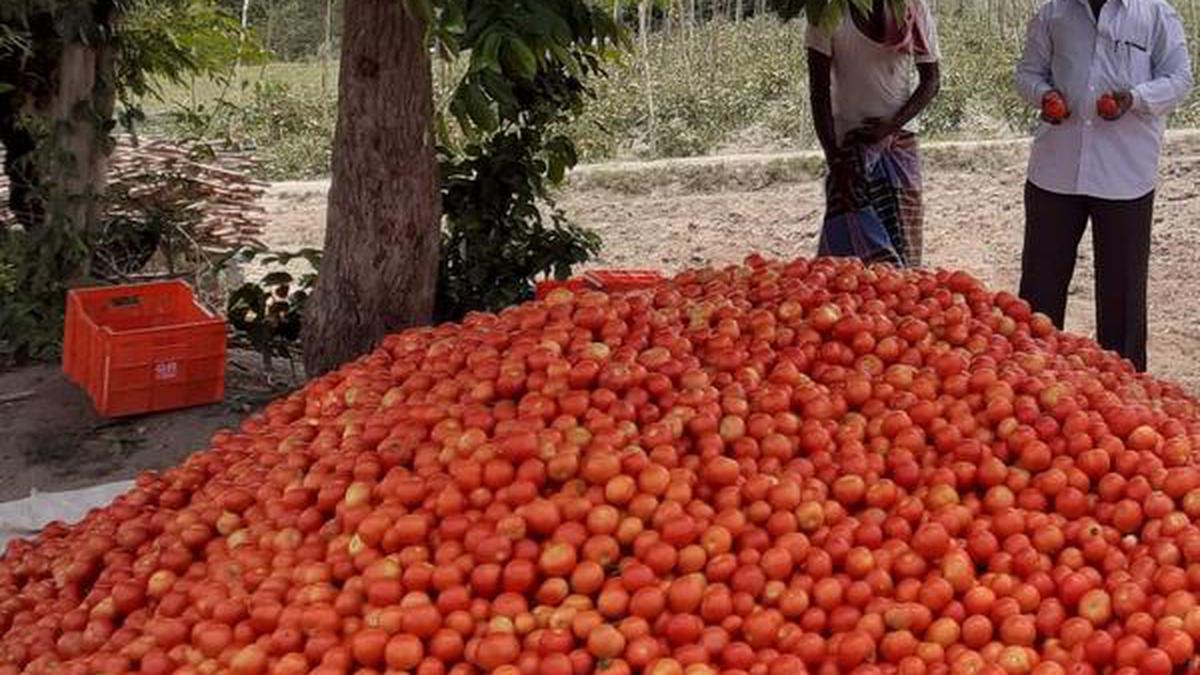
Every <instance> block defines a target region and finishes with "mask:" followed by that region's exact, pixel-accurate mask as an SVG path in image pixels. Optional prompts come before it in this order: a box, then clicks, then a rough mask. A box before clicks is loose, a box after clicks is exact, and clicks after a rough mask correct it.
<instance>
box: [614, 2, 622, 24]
mask: <svg viewBox="0 0 1200 675" xmlns="http://www.w3.org/2000/svg"><path fill="white" fill-rule="evenodd" d="M613 23H621V0H613Z"/></svg>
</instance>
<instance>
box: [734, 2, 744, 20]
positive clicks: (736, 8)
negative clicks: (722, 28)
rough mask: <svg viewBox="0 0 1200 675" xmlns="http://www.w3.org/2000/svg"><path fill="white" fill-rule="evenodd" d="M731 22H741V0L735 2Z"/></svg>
mask: <svg viewBox="0 0 1200 675" xmlns="http://www.w3.org/2000/svg"><path fill="white" fill-rule="evenodd" d="M733 22H734V23H741V22H742V0H737V2H736V3H735V5H734V10H733Z"/></svg>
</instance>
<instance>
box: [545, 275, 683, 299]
mask: <svg viewBox="0 0 1200 675" xmlns="http://www.w3.org/2000/svg"><path fill="white" fill-rule="evenodd" d="M662 280H663V277H662V275H661V274H659V273H658V272H655V271H654V270H593V271H591V272H585V273H584V274H583V276H581V277H574V278H572V279H567V280H566V281H558V280H553V279H551V280H547V281H542V282H540V283H538V285H537V297H538V299H541V298H544V297H546V294H547V293H549V292H550V291H553V290H555V289H557V288H566V289H568V290H572V291H581V290H584V289H587V288H591V289H595V290H599V291H606V292H609V293H620V292H624V291H635V290H638V289H641V288H649V287H650V286H653V285H655V284H657V283H658V282H660V281H662Z"/></svg>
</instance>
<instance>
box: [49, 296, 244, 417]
mask: <svg viewBox="0 0 1200 675" xmlns="http://www.w3.org/2000/svg"><path fill="white" fill-rule="evenodd" d="M63 372H64V373H65V374H66V375H67V377H68V378H69V379H70V380H71V381H73V382H75V383H76V384H78V385H79V386H80V387H81V388H82V389H83V390H84V391H86V392H87V394H88V396H89V397H90V398H91V399H92V403H93V404H94V405H95V406H96V411H97V412H99V413H100V414H101V415H104V416H105V417H120V416H124V415H136V414H138V413H147V412H156V411H160V410H171V409H175V408H185V407H188V406H194V405H202V404H205V403H212V402H214V401H220V400H221V399H222V398H224V396H225V321H224V319H222V318H221V317H219V316H216V315H215V314H213V313H212V312H210V311H209V310H207V309H205V308H204V307H202V306H201V305H200V304H199V303H197V302H196V300H195V298H194V297H193V295H192V289H191V288H190V287H189V286H188V285H187V284H185V283H183V282H182V281H163V282H154V283H147V284H130V285H123V286H104V287H99V288H79V289H75V290H72V291H70V292H68V293H67V317H66V326H65V330H64V335H63Z"/></svg>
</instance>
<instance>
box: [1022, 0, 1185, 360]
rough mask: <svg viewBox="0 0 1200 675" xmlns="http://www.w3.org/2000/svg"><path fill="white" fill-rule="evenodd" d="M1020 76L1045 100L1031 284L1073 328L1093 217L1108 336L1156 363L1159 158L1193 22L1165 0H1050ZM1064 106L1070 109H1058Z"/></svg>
mask: <svg viewBox="0 0 1200 675" xmlns="http://www.w3.org/2000/svg"><path fill="white" fill-rule="evenodd" d="M1016 84H1017V90H1018V92H1019V93H1020V95H1021V97H1022V98H1024V99H1025V100H1026V101H1028V102H1029V103H1030V104H1031V105H1034V106H1039V107H1041V108H1042V110H1043V115H1042V124H1041V125H1040V126H1039V128H1038V130H1037V132H1036V134H1035V137H1034V142H1033V151H1032V154H1031V156H1030V159H1029V175H1028V182H1027V183H1026V185H1025V250H1024V253H1023V256H1022V261H1021V289H1020V295H1021V297H1022V298H1024V299H1025V300H1027V301H1028V302H1029V303H1030V304H1031V305H1032V306H1033V309H1034V310H1035V311H1039V312H1042V313H1044V314H1046V315H1048V316H1049V317H1050V318H1051V319H1052V320H1053V321H1054V323H1055V325H1057V326H1059V327H1060V328H1061V327H1062V325H1063V319H1064V315H1065V313H1066V306H1067V290H1068V288H1069V286H1070V284H1071V277H1072V275H1073V274H1074V272H1075V257H1076V250H1077V248H1078V246H1079V240H1080V239H1081V238H1082V236H1083V232H1084V229H1086V227H1087V223H1088V220H1089V219H1090V220H1091V223H1092V243H1093V246H1094V248H1095V256H1096V263H1095V268H1096V269H1095V274H1096V325H1097V338H1098V340H1099V342H1100V344H1101V345H1102V346H1103V347H1104V348H1106V349H1111V350H1115V351H1117V352H1118V353H1120V354H1121V355H1122V356H1123V357H1125V358H1127V359H1129V360H1130V361H1131V362H1132V363H1133V365H1134V366H1135V367H1136V368H1137V369H1138V370H1145V368H1146V278H1147V273H1148V267H1149V260H1150V225H1151V222H1152V220H1153V208H1154V185H1155V179H1156V174H1157V172H1158V159H1159V153H1160V151H1161V148H1162V137H1163V129H1164V126H1165V119H1166V116H1167V115H1168V114H1169V113H1170V112H1171V111H1172V110H1173V109H1174V108H1175V107H1176V106H1178V105H1179V104H1180V103H1182V102H1183V101H1185V100H1186V99H1187V97H1188V94H1189V92H1190V91H1191V88H1192V73H1191V64H1190V63H1189V58H1188V50H1187V44H1186V42H1185V39H1184V30H1183V24H1182V23H1181V22H1180V20H1179V16H1178V15H1177V14H1176V13H1175V10H1173V9H1172V8H1171V6H1170V5H1169V4H1167V2H1166V0H1049V1H1048V2H1047V3H1046V4H1045V5H1043V6H1042V7H1041V9H1040V10H1039V11H1038V13H1037V14H1036V15H1035V16H1034V17H1033V19H1032V20H1031V21H1030V23H1029V30H1028V35H1027V39H1026V43H1025V49H1024V53H1023V54H1022V56H1021V61H1020V63H1019V64H1018V66H1017V72H1016ZM1106 95H1107V96H1106ZM1102 98H1109V99H1110V100H1107V101H1102V100H1101V99H1102ZM1055 107H1059V108H1060V111H1061V108H1062V107H1065V117H1053V116H1050V115H1049V113H1048V111H1050V110H1052V109H1053V108H1055Z"/></svg>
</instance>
